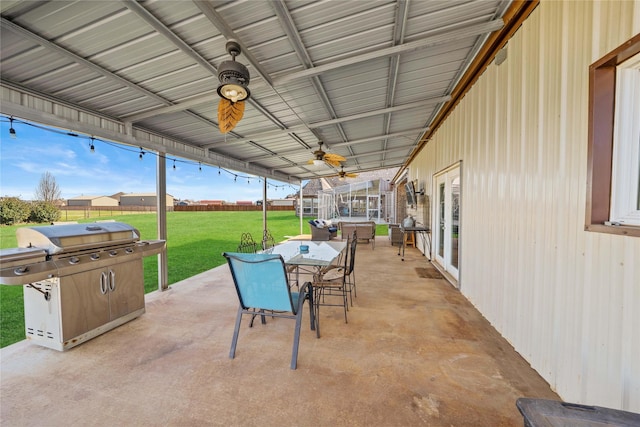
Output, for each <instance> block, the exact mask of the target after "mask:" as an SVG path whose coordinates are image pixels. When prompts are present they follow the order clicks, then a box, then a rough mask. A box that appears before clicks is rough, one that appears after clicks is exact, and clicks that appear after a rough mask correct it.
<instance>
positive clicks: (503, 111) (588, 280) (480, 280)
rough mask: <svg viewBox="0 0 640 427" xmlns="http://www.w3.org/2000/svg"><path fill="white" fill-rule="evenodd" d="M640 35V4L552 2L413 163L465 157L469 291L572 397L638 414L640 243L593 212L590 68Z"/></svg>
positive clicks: (424, 170)
mask: <svg viewBox="0 0 640 427" xmlns="http://www.w3.org/2000/svg"><path fill="white" fill-rule="evenodd" d="M639 31H640V1H627V2H587V1H584V2H573V1H566V2H551V1H543V2H541V4H540V5H539V6H538V8H537V9H536V10H535V11H534V12H533V14H532V15H531V16H530V17H529V19H528V20H527V21H526V22H525V23H524V24H523V26H522V27H521V29H520V30H519V31H518V33H516V35H515V36H514V38H512V39H511V40H510V41H509V43H508V44H507V60H506V61H505V62H504V63H503V64H501V65H500V66H496V65H495V64H494V65H491V66H490V67H489V69H488V70H487V71H486V72H485V73H484V75H483V76H482V77H481V78H480V80H479V81H478V82H477V83H476V84H475V85H474V87H473V89H472V90H471V91H470V92H469V93H468V94H467V95H466V96H465V98H464V99H463V100H462V101H461V102H460V104H459V105H458V107H457V108H456V110H455V111H454V112H453V113H452V114H451V115H450V116H449V118H448V119H447V121H446V123H445V124H444V125H443V126H442V127H441V128H440V129H439V130H438V132H437V133H436V134H435V135H434V137H433V139H432V141H431V142H430V143H429V144H428V145H427V147H426V149H425V150H423V152H422V153H421V154H420V155H419V156H418V157H417V158H416V160H415V162H414V164H413V165H412V166H411V175H413V176H412V177H411V178H412V179H413V178H415V177H416V176H420V177H421V178H420V179H421V180H425V181H426V182H430V178H425V177H431V176H433V174H434V173H436V172H438V171H439V170H442V169H443V168H445V167H447V166H449V165H451V164H453V163H455V162H457V161H459V160H462V161H463V163H462V177H463V183H462V194H463V195H462V206H461V218H462V221H461V227H462V229H461V242H460V255H461V260H460V286H461V291H462V292H463V293H464V294H465V295H466V296H467V298H469V300H470V301H471V302H472V303H473V304H475V305H476V306H477V307H478V309H479V310H480V311H481V312H482V313H483V314H484V316H485V317H486V318H487V319H488V320H489V321H490V322H491V323H492V324H493V325H494V326H495V327H496V329H497V330H498V331H499V332H500V333H501V334H502V335H503V336H505V338H507V339H508V340H509V341H510V342H511V343H512V344H513V345H514V347H515V348H516V350H517V351H518V352H520V353H521V354H522V355H523V357H525V358H526V359H527V360H528V361H529V362H530V363H531V365H532V366H533V367H534V368H535V369H536V370H537V371H538V372H539V373H540V374H541V375H542V376H543V377H544V378H545V379H546V380H547V381H549V383H550V384H551V386H552V387H553V388H554V389H555V390H556V391H557V392H558V393H559V394H560V395H561V396H562V398H563V399H565V400H567V401H573V402H580V403H586V404H595V405H600V406H607V407H613V408H622V409H626V410H631V411H635V412H640V363H638V360H640V331H639V327H640V267H638V266H639V265H640V239H638V238H631V237H623V236H615V235H607V234H600V233H587V232H585V231H584V217H585V194H586V173H587V171H586V157H587V110H588V105H587V104H588V67H589V65H590V64H591V63H592V62H594V61H595V60H596V59H598V58H599V57H601V56H602V55H604V54H605V53H606V52H608V51H610V50H612V49H614V48H615V47H617V46H618V45H620V44H621V43H622V42H624V41H625V40H627V39H629V38H631V37H632V36H633V35H635V34H637V33H638V32H639ZM426 188H427V190H428V191H433V186H427V187H426ZM431 197H432V200H433V203H432V209H436V208H437V203H436V200H435V199H434V198H435V194H432V196H431Z"/></svg>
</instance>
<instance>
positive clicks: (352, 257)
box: [345, 230, 358, 274]
mask: <svg viewBox="0 0 640 427" xmlns="http://www.w3.org/2000/svg"><path fill="white" fill-rule="evenodd" d="M357 246H358V234H357V232H356V231H355V230H354V231H353V236H352V237H351V246H349V252H350V257H349V270H348V271H349V274H351V272H352V271H353V267H354V266H355V264H356V248H357ZM345 269H346V266H345Z"/></svg>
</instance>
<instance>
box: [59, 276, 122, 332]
mask: <svg viewBox="0 0 640 427" xmlns="http://www.w3.org/2000/svg"><path fill="white" fill-rule="evenodd" d="M104 271H105V270H104V269H103V268H100V269H95V270H90V271H84V272H81V273H77V274H71V275H69V276H65V277H62V278H61V279H60V314H61V316H62V325H61V329H62V340H63V341H68V340H70V339H72V338H75V337H78V336H79V335H82V334H84V333H86V332H88V331H91V330H93V329H95V328H97V327H99V326H102V325H104V324H105V323H107V322H109V319H110V315H109V292H108V290H107V292H105V293H103V290H104V289H105V287H104V285H103V286H101V281H102V280H104V279H103V277H104V276H103V272H104Z"/></svg>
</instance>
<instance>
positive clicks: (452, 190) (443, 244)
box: [432, 166, 461, 280]
mask: <svg viewBox="0 0 640 427" xmlns="http://www.w3.org/2000/svg"><path fill="white" fill-rule="evenodd" d="M435 182H436V192H435V194H436V200H437V205H436V206H437V208H436V210H437V212H436V215H435V224H433V227H432V230H433V234H434V235H433V239H434V242H435V243H436V248H435V249H436V251H435V252H436V253H435V261H436V262H437V263H438V264H440V266H441V267H442V268H443V269H444V270H445V271H446V272H447V273H449V274H450V275H451V276H452V277H453V278H455V279H456V280H458V266H459V253H458V247H459V241H460V185H461V183H460V166H455V167H454V168H451V169H449V170H447V171H445V172H443V173H441V174H439V175H437V176H436V177H435Z"/></svg>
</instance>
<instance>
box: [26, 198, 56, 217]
mask: <svg viewBox="0 0 640 427" xmlns="http://www.w3.org/2000/svg"><path fill="white" fill-rule="evenodd" d="M59 219H60V209H58V208H57V207H56V206H55V205H54V204H53V203H51V202H35V203H33V204H32V205H31V214H30V215H29V221H31V222H53V221H57V220H59Z"/></svg>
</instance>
